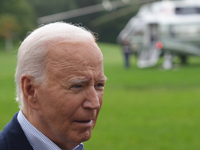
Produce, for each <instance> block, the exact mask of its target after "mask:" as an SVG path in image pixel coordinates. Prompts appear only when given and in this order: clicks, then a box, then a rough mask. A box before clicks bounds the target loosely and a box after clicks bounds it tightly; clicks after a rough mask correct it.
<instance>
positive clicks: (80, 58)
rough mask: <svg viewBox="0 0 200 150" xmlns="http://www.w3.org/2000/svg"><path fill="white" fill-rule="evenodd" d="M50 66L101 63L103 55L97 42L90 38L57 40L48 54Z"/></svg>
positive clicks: (97, 64)
mask: <svg viewBox="0 0 200 150" xmlns="http://www.w3.org/2000/svg"><path fill="white" fill-rule="evenodd" d="M47 60H48V64H49V65H51V66H55V67H56V66H68V65H70V66H73V65H89V66H92V65H93V66H95V65H96V66H99V65H102V64H103V55H102V52H101V50H100V49H99V47H98V46H97V44H96V43H95V42H94V41H92V40H82V41H59V42H57V43H56V44H54V45H53V46H52V47H51V48H50V50H49V54H48V59H47Z"/></svg>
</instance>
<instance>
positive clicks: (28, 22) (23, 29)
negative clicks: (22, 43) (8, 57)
mask: <svg viewBox="0 0 200 150" xmlns="http://www.w3.org/2000/svg"><path fill="white" fill-rule="evenodd" d="M0 4H1V5H0V36H1V37H3V38H5V39H6V40H5V41H6V48H11V47H12V40H13V38H24V36H25V35H26V33H27V32H28V31H30V30H32V29H33V28H35V27H36V18H35V17H34V11H33V9H32V6H31V5H30V4H29V3H28V1H27V0H2V1H1V2H0Z"/></svg>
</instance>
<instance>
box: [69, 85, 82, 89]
mask: <svg viewBox="0 0 200 150" xmlns="http://www.w3.org/2000/svg"><path fill="white" fill-rule="evenodd" d="M81 87H82V85H73V86H72V87H71V88H81Z"/></svg>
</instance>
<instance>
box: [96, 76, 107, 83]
mask: <svg viewBox="0 0 200 150" xmlns="http://www.w3.org/2000/svg"><path fill="white" fill-rule="evenodd" d="M106 80H107V77H106V76H104V77H103V78H101V79H100V80H98V81H100V82H106Z"/></svg>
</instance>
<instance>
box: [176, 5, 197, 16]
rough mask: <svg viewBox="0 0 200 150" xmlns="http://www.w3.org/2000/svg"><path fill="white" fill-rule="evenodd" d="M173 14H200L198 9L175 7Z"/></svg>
mask: <svg viewBox="0 0 200 150" xmlns="http://www.w3.org/2000/svg"><path fill="white" fill-rule="evenodd" d="M175 13H176V14H178V15H190V14H200V7H177V8H175Z"/></svg>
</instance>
